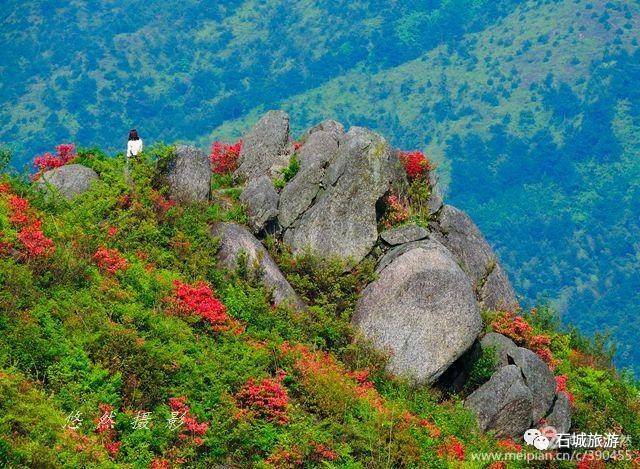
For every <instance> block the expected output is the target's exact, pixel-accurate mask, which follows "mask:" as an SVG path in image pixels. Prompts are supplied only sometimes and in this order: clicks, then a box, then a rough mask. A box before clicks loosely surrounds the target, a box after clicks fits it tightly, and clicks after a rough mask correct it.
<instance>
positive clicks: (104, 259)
mask: <svg viewBox="0 0 640 469" xmlns="http://www.w3.org/2000/svg"><path fill="white" fill-rule="evenodd" d="M93 262H94V263H95V264H96V265H97V266H98V268H99V269H100V270H101V271H102V272H105V273H107V274H110V275H113V274H115V273H116V272H119V271H121V270H125V269H126V268H127V266H128V263H127V260H126V259H125V258H124V257H122V254H120V251H118V250H117V249H109V248H106V247H104V246H100V247H99V248H98V250H97V251H96V252H95V254H94V255H93Z"/></svg>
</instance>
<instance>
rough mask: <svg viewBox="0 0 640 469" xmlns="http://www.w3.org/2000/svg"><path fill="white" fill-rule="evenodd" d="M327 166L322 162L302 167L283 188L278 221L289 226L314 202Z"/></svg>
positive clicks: (284, 227) (283, 225) (285, 226)
mask: <svg viewBox="0 0 640 469" xmlns="http://www.w3.org/2000/svg"><path fill="white" fill-rule="evenodd" d="M324 171H325V168H324V167H323V166H322V165H321V164H314V165H313V166H310V167H307V168H304V169H301V170H300V171H299V172H298V174H296V175H295V176H294V178H293V179H292V180H291V181H289V183H288V184H287V185H286V186H285V187H284V189H282V192H281V193H280V205H279V207H278V221H279V222H280V226H281V227H282V228H283V229H287V228H289V227H290V226H291V225H293V224H294V222H295V221H296V220H298V219H299V218H300V216H301V215H302V214H303V213H304V212H306V210H307V209H308V208H309V207H310V206H311V205H312V204H313V201H314V200H315V199H316V197H317V195H318V194H319V193H320V190H321V187H320V184H321V183H322V179H323V177H324Z"/></svg>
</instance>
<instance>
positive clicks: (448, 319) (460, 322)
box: [352, 241, 482, 383]
mask: <svg viewBox="0 0 640 469" xmlns="http://www.w3.org/2000/svg"><path fill="white" fill-rule="evenodd" d="M352 322H353V324H354V325H355V326H356V327H357V328H358V329H359V330H360V331H361V333H362V334H363V336H364V337H365V338H367V339H369V340H371V341H372V342H373V344H374V346H376V347H377V348H378V349H380V350H384V351H388V352H389V353H390V355H391V357H390V362H389V370H390V371H391V372H392V373H395V374H398V375H402V376H407V377H410V378H412V379H414V380H415V381H416V382H418V383H431V382H433V381H435V380H436V379H437V378H438V377H439V376H440V375H441V374H442V373H443V372H444V371H445V370H446V369H447V367H449V365H451V364H452V363H453V362H454V361H455V360H456V359H457V358H458V357H460V356H461V355H462V354H463V353H464V352H465V351H466V350H467V349H468V348H469V347H470V346H471V345H472V344H473V342H474V341H475V339H476V337H477V336H478V334H479V332H480V328H481V326H482V321H481V319H480V313H479V312H478V307H477V305H476V300H475V298H474V295H473V290H472V288H471V284H470V282H469V279H468V277H467V276H466V275H465V274H464V272H462V270H461V269H460V267H458V265H457V264H456V262H455V260H454V259H453V257H452V256H451V255H450V254H449V253H448V252H447V250H446V249H445V248H444V247H442V246H439V245H438V243H436V242H435V241H433V242H431V244H425V245H422V246H420V247H416V248H415V249H412V250H410V251H408V252H405V253H404V254H402V255H400V256H399V257H397V258H396V259H394V260H393V261H392V262H390V263H389V264H388V265H387V266H386V267H385V268H384V269H382V271H381V272H380V277H379V278H378V279H377V280H376V281H374V282H372V283H371V284H369V285H368V286H367V287H366V288H365V289H364V291H363V292H362V296H361V298H360V300H359V301H358V303H357V305H356V309H355V313H354V315H353V318H352Z"/></svg>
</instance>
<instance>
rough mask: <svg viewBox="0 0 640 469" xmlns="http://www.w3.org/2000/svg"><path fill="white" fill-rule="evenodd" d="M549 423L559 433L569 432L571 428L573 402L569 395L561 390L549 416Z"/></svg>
mask: <svg viewBox="0 0 640 469" xmlns="http://www.w3.org/2000/svg"><path fill="white" fill-rule="evenodd" d="M547 425H551V426H552V427H554V428H555V429H556V431H557V432H558V433H568V432H569V429H570V428H571V404H570V402H569V397H568V396H567V395H566V394H565V393H563V392H559V393H558V395H557V397H556V401H555V403H554V404H553V409H552V411H551V413H550V414H549V416H548V417H547Z"/></svg>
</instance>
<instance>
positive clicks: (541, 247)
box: [203, 0, 640, 366]
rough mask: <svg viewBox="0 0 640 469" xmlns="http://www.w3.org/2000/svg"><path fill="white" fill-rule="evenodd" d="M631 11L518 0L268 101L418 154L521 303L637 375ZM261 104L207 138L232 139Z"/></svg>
mask: <svg viewBox="0 0 640 469" xmlns="http://www.w3.org/2000/svg"><path fill="white" fill-rule="evenodd" d="M639 11H640V10H639V4H638V2H623V1H619V2H605V1H596V2H593V1H574V0H571V1H562V2H535V1H534V2H527V3H526V4H524V5H522V6H520V7H519V8H518V9H517V10H516V11H514V12H513V13H512V14H510V15H509V16H507V17H506V18H504V19H502V20H499V21H497V22H496V23H495V24H494V25H492V26H490V27H488V28H487V29H485V30H484V31H482V32H479V33H474V34H469V35H467V36H465V37H464V38H463V39H462V40H460V41H459V42H457V43H455V44H448V45H442V46H440V47H438V48H436V49H434V50H432V51H430V52H428V53H426V54H424V55H422V56H420V57H418V58H416V59H414V60H411V61H408V62H406V63H404V64H402V65H400V66H398V67H395V68H391V69H386V70H383V71H380V72H379V73H376V74H374V75H371V74H370V73H369V72H368V71H367V70H366V69H360V70H353V71H351V72H349V73H347V74H345V75H343V76H341V77H339V78H336V79H334V80H332V81H330V82H329V83H326V84H325V85H323V86H321V87H319V88H316V89H313V90H309V91H307V92H305V93H302V94H299V95H297V96H293V97H291V98H289V99H287V100H284V101H282V102H280V103H278V107H281V108H283V109H286V110H287V111H289V112H290V113H291V114H292V122H293V123H294V124H295V125H296V126H299V127H298V128H302V127H304V126H306V125H309V124H310V122H309V117H310V116H324V117H333V118H338V119H340V120H341V121H343V122H345V123H347V124H352V125H356V124H359V125H367V126H371V127H373V128H376V129H379V130H384V131H385V132H387V133H389V132H390V133H391V134H392V135H394V136H395V139H394V143H395V144H396V145H398V146H401V147H404V148H424V149H426V151H427V152H428V153H429V154H430V156H431V157H432V158H434V159H435V160H437V161H439V162H440V163H441V165H440V169H441V173H442V174H443V175H444V178H445V180H446V181H448V182H449V183H450V188H451V191H450V192H451V194H452V199H451V202H452V203H454V204H457V205H460V206H462V207H463V208H464V209H465V210H468V211H469V212H470V213H471V214H472V215H473V217H474V219H475V220H476V221H477V222H478V224H479V225H480V227H481V228H482V230H483V232H484V233H485V234H486V235H487V237H488V238H489V239H490V240H491V242H492V243H494V244H495V245H496V246H497V248H498V250H499V252H500V253H501V255H502V259H503V261H504V263H505V264H506V265H507V266H508V268H509V271H510V273H511V275H512V276H513V278H514V280H515V284H516V289H517V291H518V292H519V293H520V294H522V295H524V296H525V298H527V299H528V300H529V301H536V300H539V299H550V300H553V301H554V302H555V304H556V305H557V306H558V308H559V310H560V311H561V313H562V315H563V317H564V319H565V321H567V322H571V323H575V324H577V325H578V326H580V327H581V328H582V329H583V330H585V331H587V332H593V331H602V330H603V329H605V328H610V329H611V332H612V334H613V336H614V338H615V339H616V342H617V343H618V344H619V347H618V348H619V363H620V364H621V365H627V364H631V363H632V364H635V365H636V366H637V365H638V364H640V350H638V349H637V348H636V347H635V344H636V343H637V342H638V338H639V336H640V333H639V331H640V288H639V287H640V236H639V233H640V197H639V196H640V192H639V191H640V182H639V181H640V178H639V177H638V176H639V175H640V137H639V135H640V132H639V130H640V112H638V111H639V109H640V93H639V90H640V86H639V85H640V51H639V48H638V40H637V38H636V36H637V32H638V30H640V14H639ZM260 112H262V108H260V109H256V110H255V111H254V112H251V113H249V114H248V115H247V116H246V117H245V118H243V119H241V120H238V121H234V122H228V123H225V125H223V126H221V127H220V128H218V129H216V130H214V131H213V132H212V134H211V135H210V136H209V137H207V138H205V139H204V140H203V141H207V140H208V139H210V138H213V136H220V135H229V136H232V135H237V134H239V133H240V131H241V129H243V128H245V127H246V126H247V124H248V123H250V122H252V121H253V120H254V119H255V118H256V117H257V115H259V113H260Z"/></svg>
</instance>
